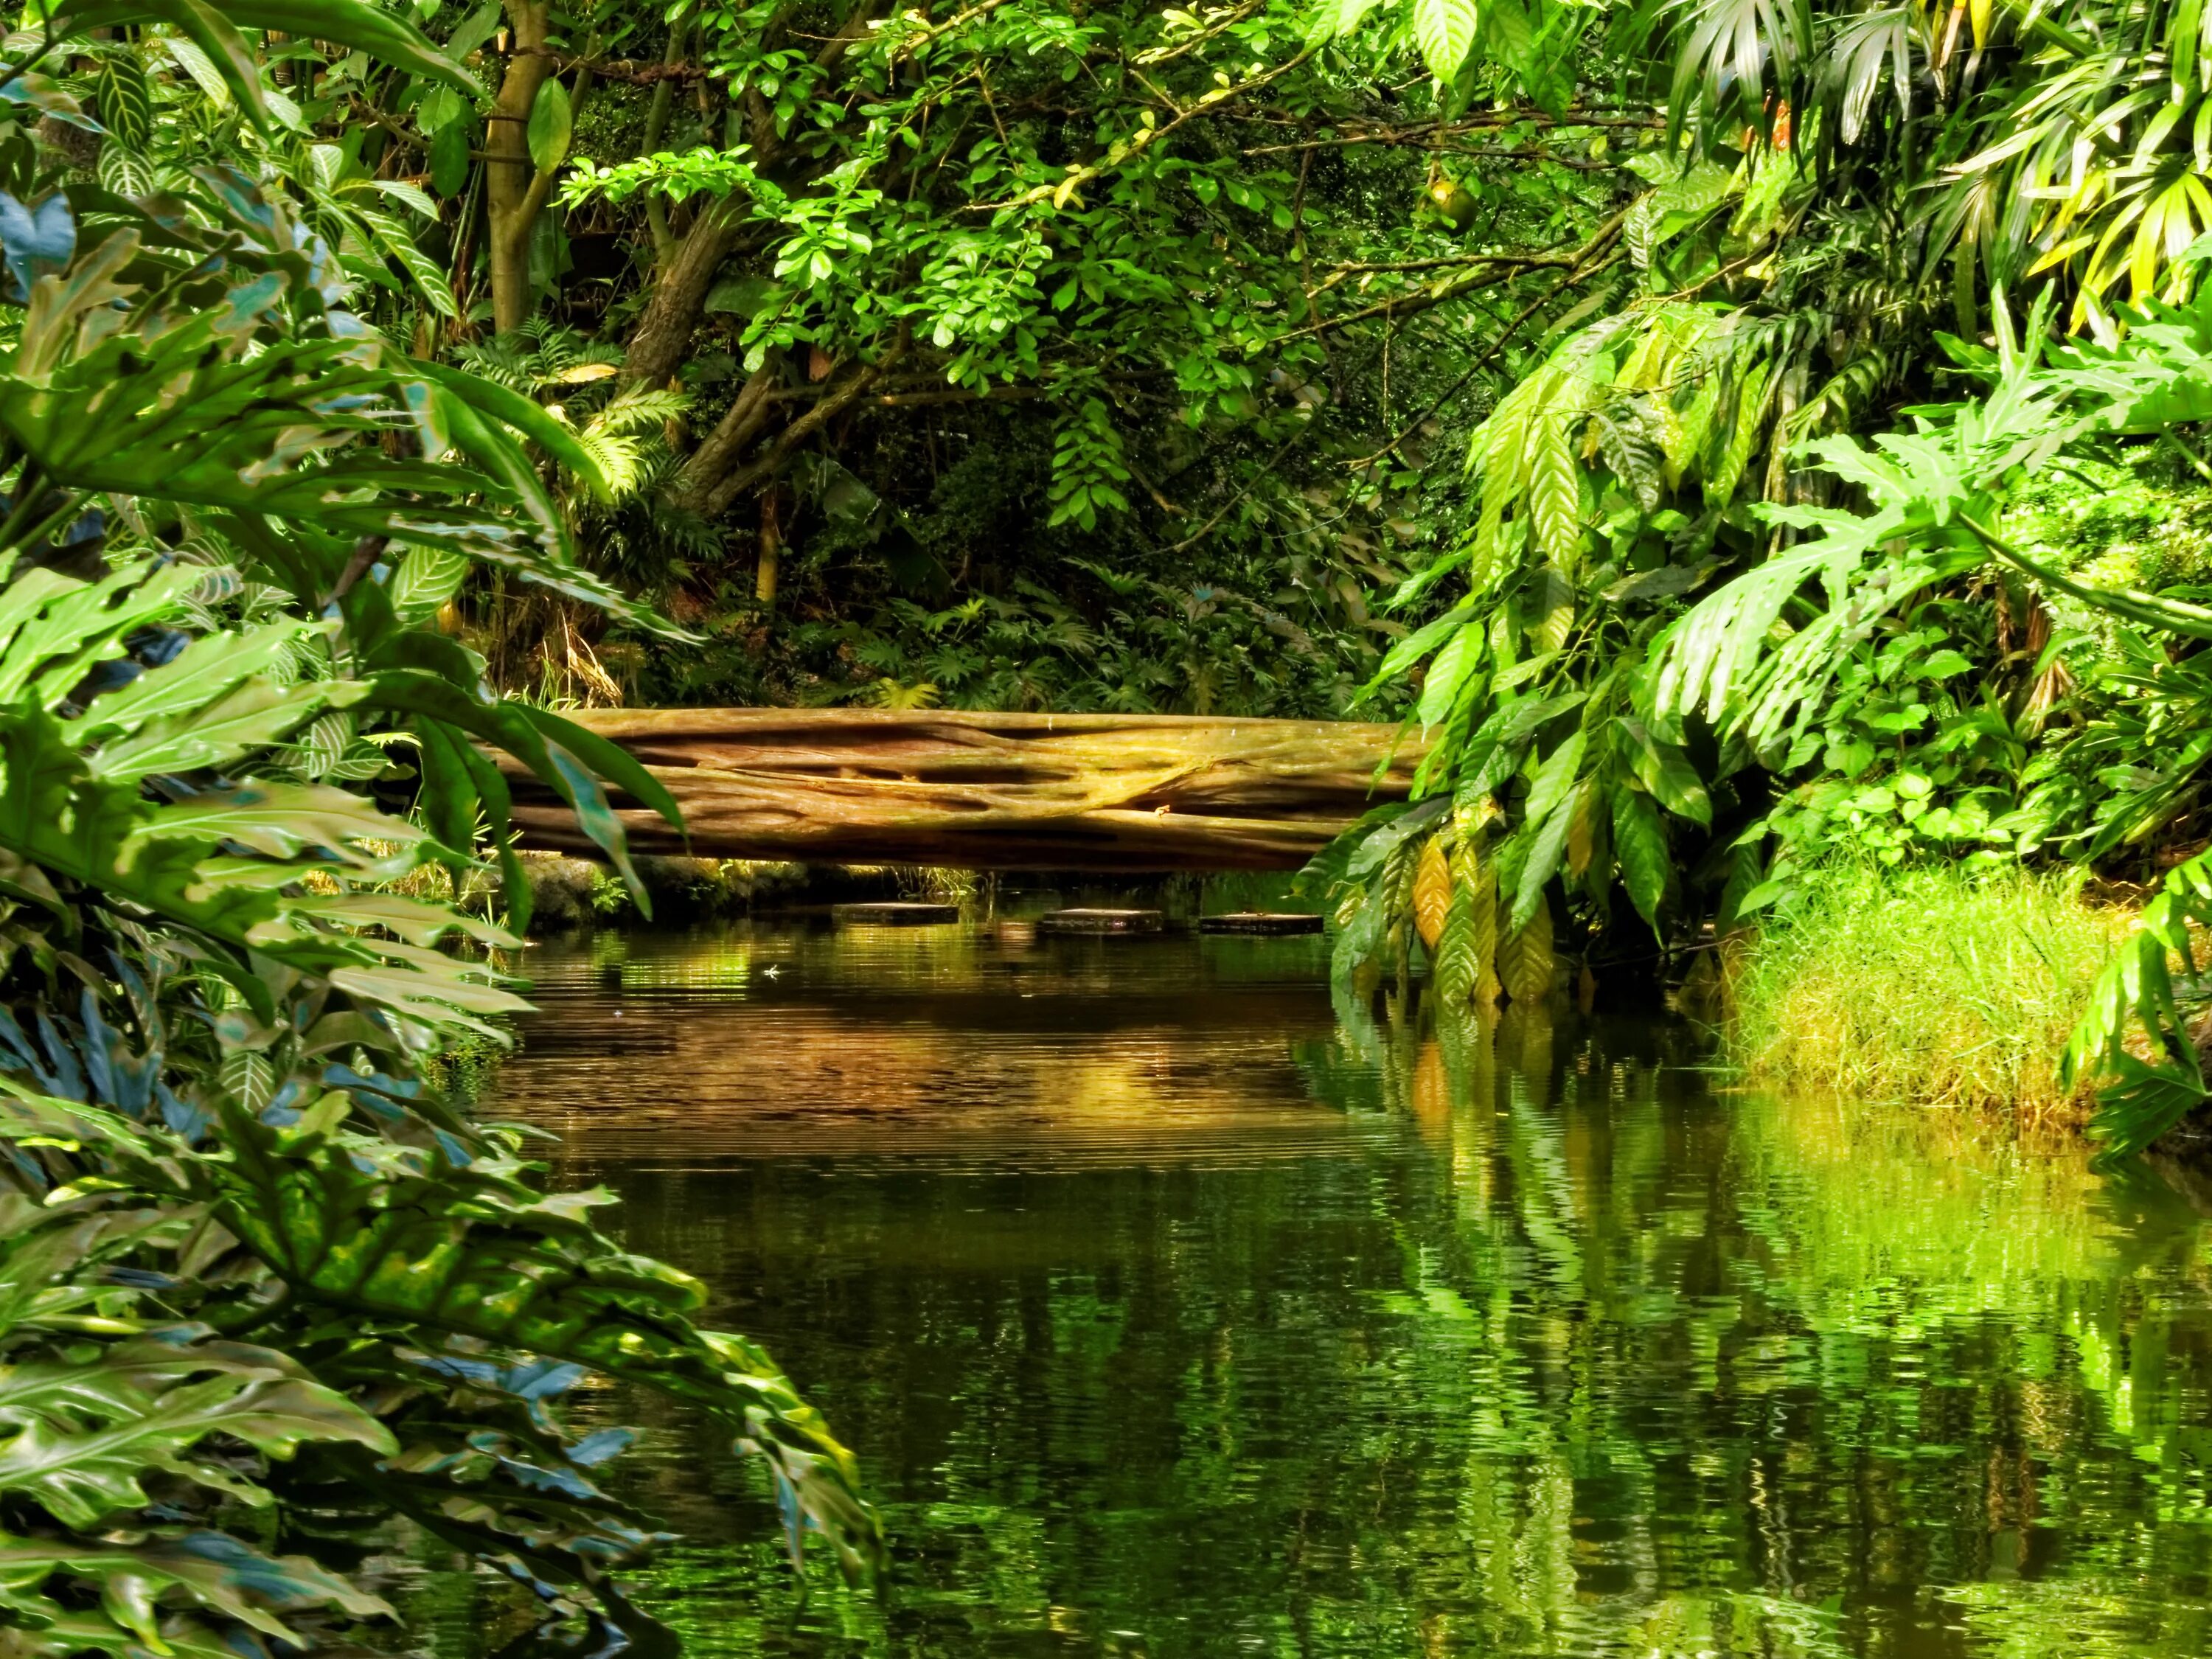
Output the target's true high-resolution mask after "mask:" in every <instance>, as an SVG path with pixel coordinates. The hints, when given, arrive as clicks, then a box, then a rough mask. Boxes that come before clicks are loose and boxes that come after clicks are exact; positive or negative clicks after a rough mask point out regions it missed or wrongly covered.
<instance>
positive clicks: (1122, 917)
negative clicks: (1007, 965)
mask: <svg viewBox="0 0 2212 1659" xmlns="http://www.w3.org/2000/svg"><path fill="white" fill-rule="evenodd" d="M1037 931H1038V932H1039V933H1158V932H1159V931H1160V913H1159V912H1158V911H1157V910H1055V911H1054V912H1053V913H1052V914H1051V915H1048V916H1040V917H1039V918H1038V919H1037Z"/></svg>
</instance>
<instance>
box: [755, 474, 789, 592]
mask: <svg viewBox="0 0 2212 1659" xmlns="http://www.w3.org/2000/svg"><path fill="white" fill-rule="evenodd" d="M782 558H783V526H781V525H780V524H778V523H777V522H776V516H775V491H774V490H773V489H769V490H763V492H762V494H761V501H760V557H759V559H758V560H757V562H756V563H755V566H754V569H753V597H754V598H755V599H758V600H759V601H760V602H761V603H762V604H763V605H774V604H775V578H776V568H777V566H778V565H779V564H781V562H782Z"/></svg>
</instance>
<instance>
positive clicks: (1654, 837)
mask: <svg viewBox="0 0 2212 1659" xmlns="http://www.w3.org/2000/svg"><path fill="white" fill-rule="evenodd" d="M1613 856H1614V857H1615V858H1616V859H1617V860H1620V879H1621V884H1622V885H1623V886H1625V887H1626V888H1627V889H1628V898H1629V902H1631V903H1632V904H1633V905H1635V907H1636V911H1637V914H1638V915H1640V916H1642V917H1643V918H1644V921H1647V922H1649V923H1650V925H1651V927H1653V928H1654V929H1655V930H1656V928H1657V927H1658V926H1659V907H1660V906H1661V905H1662V903H1664V902H1666V898H1667V884H1668V881H1669V880H1670V879H1671V878H1672V877H1673V874H1674V865H1673V862H1672V860H1670V859H1669V857H1668V852H1667V833H1666V831H1665V830H1664V829H1662V828H1661V827H1660V823H1659V813H1658V810H1657V809H1656V807H1654V806H1653V805H1652V804H1651V798H1650V796H1649V795H1646V794H1643V793H1639V792H1638V791H1637V790H1634V789H1630V788H1626V787H1616V788H1615V789H1614V790H1613Z"/></svg>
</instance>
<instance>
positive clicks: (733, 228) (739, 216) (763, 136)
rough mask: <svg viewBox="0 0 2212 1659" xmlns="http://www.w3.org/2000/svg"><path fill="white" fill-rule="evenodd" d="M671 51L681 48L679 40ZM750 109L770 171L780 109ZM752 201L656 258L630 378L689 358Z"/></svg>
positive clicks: (697, 226) (653, 376)
mask: <svg viewBox="0 0 2212 1659" xmlns="http://www.w3.org/2000/svg"><path fill="white" fill-rule="evenodd" d="M876 15H878V9H877V8H876V7H875V6H873V5H863V6H860V7H858V8H856V9H854V13H853V15H851V16H850V17H848V18H847V19H846V20H845V22H844V24H843V26H842V27H841V28H839V30H838V31H837V33H836V34H834V35H832V36H831V37H830V38H829V40H826V41H824V42H823V46H822V49H821V51H819V52H816V53H815V54H814V61H815V63H816V64H817V66H819V67H821V68H823V69H834V68H835V67H836V65H837V64H838V62H839V61H840V60H841V59H842V58H843V57H844V55H845V52H846V51H847V49H848V47H849V46H851V45H852V44H853V43H854V41H856V40H866V38H867V35H868V31H869V27H870V24H871V20H872V19H873V18H874V17H875V16H876ZM670 50H671V53H672V52H673V51H674V43H673V42H672V41H671V46H670ZM744 109H745V115H746V128H747V131H746V137H747V138H748V139H749V140H750V143H751V145H752V151H753V157H752V159H753V165H754V166H755V167H757V168H759V169H760V170H761V171H762V172H763V173H765V172H767V171H768V170H769V168H770V167H774V166H775V164H776V162H777V161H779V160H780V159H781V156H780V152H781V149H782V146H781V143H780V142H779V141H778V139H777V137H776V133H775V112H774V111H773V110H772V109H770V108H769V105H768V103H767V101H766V100H764V99H763V98H762V97H761V95H760V94H759V93H758V92H757V91H754V90H752V89H751V88H747V90H746V93H745V100H744ZM746 205H747V204H745V203H744V202H743V201H739V200H735V199H732V200H729V201H723V202H717V203H715V204H713V205H712V206H710V207H708V208H706V209H704V210H702V211H701V212H700V214H699V216H697V218H696V219H695V220H693V221H692V224H691V228H690V230H689V231H688V232H686V233H685V234H684V238H683V240H681V241H679V242H678V243H677V244H676V246H675V247H674V249H673V251H672V252H667V251H664V252H661V253H660V254H659V257H658V258H656V259H655V261H654V270H653V297H652V298H651V299H649V300H647V301H646V306H645V314H644V315H643V316H641V317H640V318H639V319H638V323H637V327H636V328H635V330H634V331H632V332H631V334H630V337H629V347H628V349H627V350H626V352H625V354H624V356H623V373H624V374H626V375H628V376H629V378H630V379H631V380H643V381H646V382H647V384H649V385H653V386H659V385H660V384H661V383H663V382H664V381H665V380H667V379H668V377H669V376H670V375H671V374H675V373H676V370H677V368H678V365H679V364H681V363H682V362H683V361H684V353H685V352H686V351H687V350H688V349H690V343H691V336H692V333H693V331H695V330H696V329H697V328H698V326H699V319H700V318H701V317H702V316H704V315H705V314H706V309H707V295H708V293H709V292H710V291H711V290H712V289H713V288H714V273H715V270H717V269H718V268H719V267H720V264H721V263H722V261H723V260H724V259H726V258H728V257H729V256H730V252H731V250H732V248H733V247H735V246H736V245H737V240H738V230H739V228H740V227H741V226H742V224H743V223H744V217H745V211H746Z"/></svg>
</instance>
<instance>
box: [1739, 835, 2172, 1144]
mask: <svg viewBox="0 0 2212 1659" xmlns="http://www.w3.org/2000/svg"><path fill="white" fill-rule="evenodd" d="M2129 920H2130V912H2129V911H2128V910H2126V909H2125V908H2121V907H2118V906H2115V905H2110V904H2100V903H2094V902H2089V901H2088V900H2087V899H2085V898H2084V897H2083V896H2082V894H2081V883H2080V881H2079V880H2078V878H2072V877H2069V876H2065V875H2063V874H2049V875H2037V874H2031V873H2028V872H2005V873H1988V872H1967V871H1962V870H1957V869H1941V868H1937V869H1921V870H1905V871H1898V870H1883V869H1876V868H1871V867H1856V866H1846V867H1841V868H1837V869H1833V870H1831V871H1829V872H1826V873H1825V874H1824V876H1823V877H1822V878H1821V879H1820V881H1819V882H1817V883H1816V884H1814V887H1813V889H1812V890H1811V891H1810V892H1809V893H1808V894H1807V895H1806V896H1804V897H1803V898H1802V900H1801V901H1800V902H1798V903H1797V904H1796V905H1795V906H1794V907H1792V908H1790V910H1788V911H1787V912H1786V913H1784V914H1783V915H1778V916H1771V917H1769V918H1767V919H1766V920H1765V922H1764V924H1763V925H1762V926H1761V927H1760V928H1759V932H1758V933H1757V934H1756V936H1755V937H1754V938H1753V939H1752V941H1751V942H1750V944H1749V945H1748V946H1747V948H1745V949H1743V950H1742V951H1741V953H1740V954H1739V955H1738V956H1737V957H1736V958H1735V963H1734V964H1733V968H1732V971H1731V972H1730V973H1729V975H1728V989H1729V994H1728V999H1727V1006H1728V1017H1727V1019H1726V1022H1725V1035H1726V1040H1727V1043H1728V1047H1729V1054H1730V1056H1731V1058H1733V1059H1734V1060H1735V1061H1736V1063H1737V1064H1739V1065H1740V1066H1742V1068H1743V1069H1744V1072H1745V1073H1746V1074H1747V1076H1748V1077H1749V1078H1750V1079H1751V1080H1753V1081H1754V1082H1757V1083H1759V1084H1761V1085H1765V1086H1769V1087H1774V1088H1779V1089H1786V1090H1790V1091H1818V1092H1822V1093H1832V1094H1836V1095H1843V1096H1849V1097H1854V1098H1859V1099H1870V1100H1890V1101H1912V1102H1917V1103H1923V1104H1927V1105H1937V1106H1956V1107H1978V1108H1994V1109H2005V1110H2008V1111H2012V1112H2015V1113H2017V1114H2019V1115H2021V1116H2022V1117H2024V1118H2027V1119H2030V1120H2033V1121H2045V1122H2049V1121H2060V1120H2065V1119H2070V1118H2072V1117H2074V1116H2075V1115H2076V1114H2077V1113H2078V1111H2079V1109H2080V1107H2081V1102H2080V1101H2079V1100H2077V1099H2076V1098H2075V1097H2074V1095H2073V1092H2072V1091H2069V1090H2067V1089H2066V1088H2065V1087H2064V1086H2063V1085H2062V1084H2061V1083H2060V1081H2059V1077H2058V1057H2059V1054H2060V1053H2061V1051H2062V1050H2063V1048H2065V1045H2066V1037H2067V1034H2068V1033H2069V1031H2070V1030H2072V1029H2073V1026H2074V1022H2075V1018H2077V1017H2078V1016H2079V1014H2080V1013H2081V1009H2082V1006H2083V1005H2084V1004H2085V1003H2086V1001H2087V998H2088V994H2089V990H2090V987H2091V986H2092V984H2093V982H2094V981H2095V980H2096V976H2097V974H2098V972H2099V970H2100V969H2102V968H2103V966H2104V965H2105V963H2106V961H2107V960H2108V959H2109V958H2110V956H2111V954H2112V947H2113V946H2114V945H2116V944H2117V943H2118V940H2119V939H2120V937H2121V936H2122V934H2123V933H2125V932H2126V930H2127V927H2128V925H2129Z"/></svg>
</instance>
